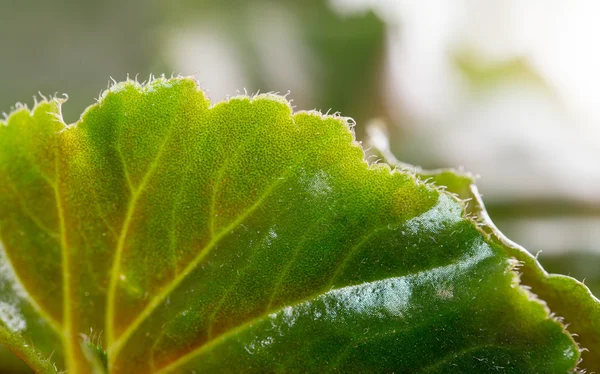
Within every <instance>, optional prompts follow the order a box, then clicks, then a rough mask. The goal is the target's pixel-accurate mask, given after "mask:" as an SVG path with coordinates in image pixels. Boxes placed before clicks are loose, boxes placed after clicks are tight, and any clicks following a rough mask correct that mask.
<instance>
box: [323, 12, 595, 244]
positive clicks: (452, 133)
mask: <svg viewBox="0 0 600 374" xmlns="http://www.w3.org/2000/svg"><path fill="white" fill-rule="evenodd" d="M330 3H331V5H332V6H333V7H334V8H335V9H337V10H338V12H339V13H340V14H346V15H347V14H352V13H355V12H364V11H366V10H373V11H374V12H376V13H377V14H378V15H379V16H380V17H381V18H382V19H383V20H384V21H385V22H386V24H387V51H386V53H387V55H386V60H387V65H386V66H387V72H386V75H387V79H386V80H385V82H386V87H385V89H386V94H385V97H386V98H387V108H388V111H389V112H390V113H389V114H390V115H391V119H392V122H393V123H394V124H396V125H399V126H401V127H402V131H403V134H404V135H403V136H404V139H412V140H418V141H412V140H410V141H406V140H404V141H403V142H402V143H401V144H400V146H401V150H402V151H403V152H404V155H406V154H414V155H415V157H414V159H415V160H416V161H417V162H418V161H419V160H429V162H430V163H431V164H436V165H438V166H449V167H452V166H459V165H460V166H464V168H465V169H466V170H469V171H472V172H474V173H477V174H480V175H482V178H481V179H480V180H479V181H478V184H479V185H480V191H482V192H483V193H484V195H485V200H486V201H487V202H488V203H489V202H491V203H502V202H514V201H518V200H521V201H531V200H539V199H545V200H546V201H552V200H558V201H561V200H562V201H580V202H581V203H582V204H596V205H598V204H600V168H599V167H598V161H599V160H600V92H599V91H600V48H598V46H597V37H598V35H600V22H598V17H599V16H600V2H597V1H593V0H589V1H588V0H579V1H567V0H488V1H479V0H462V1H451V2H449V1H445V0H423V1H412V0H381V1H375V0H330ZM465 56H467V57H468V59H469V60H468V61H467V62H468V63H469V64H471V65H470V66H468V68H470V69H475V70H478V71H479V72H480V73H479V74H480V75H479V76H477V75H475V76H470V75H469V71H465V67H464V66H461V65H460V63H459V61H458V59H459V58H461V57H463V58H464V57H465ZM502 69H505V71H506V72H505V73H504V75H503V76H501V77H500V78H498V79H490V80H489V81H485V79H482V76H483V75H485V71H489V72H491V73H489V74H490V76H491V75H492V74H497V73H494V71H502ZM511 69H512V70H511ZM481 72H483V73H481ZM484 78H485V77H484ZM392 145H393V144H392ZM411 151H412V152H411ZM524 222H525V221H524ZM573 222H575V223H574V224H572V223H573ZM581 222H586V223H585V224H584V225H581V226H578V224H579V223H581ZM599 222H600V221H598V220H591V219H590V220H587V221H586V219H585V218H583V219H580V220H575V221H573V220H569V219H566V220H565V219H561V218H558V219H556V220H554V219H552V218H547V219H543V220H540V221H536V220H535V219H534V220H529V221H527V222H525V223H526V224H525V223H524V226H523V227H524V229H523V228H522V229H520V230H516V229H515V230H514V231H513V234H515V236H516V238H518V239H519V240H522V242H523V243H524V244H526V245H529V246H530V248H549V249H554V250H556V249H557V248H559V247H560V248H562V249H565V248H571V249H579V250H590V251H598V250H599V248H598V247H597V243H598V242H600V226H599ZM520 224H521V222H519V225H520ZM515 226H517V225H512V226H510V227H508V226H507V227H508V229H509V230H512V229H511V227H515ZM560 238H562V239H561V240H559V239H560ZM550 242H552V243H554V244H552V243H550Z"/></svg>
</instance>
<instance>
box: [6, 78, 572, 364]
mask: <svg viewBox="0 0 600 374" xmlns="http://www.w3.org/2000/svg"><path fill="white" fill-rule="evenodd" d="M61 105H62V102H61V101H60V100H56V99H53V100H49V101H48V100H45V101H43V102H41V103H39V104H38V105H37V106H36V107H35V108H34V109H33V110H32V111H29V110H27V109H20V110H18V111H16V112H14V113H12V114H11V115H10V117H9V119H8V121H7V122H6V123H5V124H4V125H3V126H1V127H0V235H1V236H0V240H1V243H2V247H3V257H2V258H0V261H2V263H1V265H2V266H3V267H5V268H7V269H10V272H7V274H8V275H7V276H6V280H5V281H4V283H0V285H3V286H2V287H1V288H0V303H5V304H6V305H8V306H10V307H13V309H12V310H13V311H15V310H16V311H18V313H17V314H16V315H17V321H19V322H23V323H24V324H25V327H23V328H19V329H14V328H13V329H11V328H10V326H9V325H10V322H11V321H13V322H14V319H10V318H6V316H5V315H3V314H2V312H1V310H2V309H1V308H0V320H2V321H3V322H2V325H1V326H6V327H7V328H8V330H6V331H10V333H9V334H8V335H7V336H11V337H18V338H19V339H20V340H19V341H30V342H32V343H33V346H34V347H35V349H36V354H38V355H41V357H51V359H52V360H54V362H55V363H56V366H57V367H58V369H59V370H61V369H63V370H68V372H69V373H87V372H93V371H96V372H97V371H98V370H100V371H102V370H107V371H108V372H111V373H150V372H161V373H188V372H194V371H195V372H327V371H338V372H352V371H360V372H430V373H452V372H456V373H481V372H491V371H496V372H505V373H524V372H536V373H567V372H570V371H572V370H573V369H574V368H575V366H576V365H577V361H578V359H579V347H578V346H577V345H576V344H575V342H574V340H573V339H572V338H571V336H570V335H569V333H568V332H567V331H566V330H565V327H564V325H563V324H562V323H561V322H559V321H558V320H556V319H554V318H553V317H551V316H550V311H549V310H548V309H547V307H546V306H545V305H544V304H543V303H542V302H540V301H538V300H537V299H535V298H534V297H533V296H532V295H531V294H530V293H528V292H527V291H526V290H525V289H523V288H521V287H520V286H519V284H518V279H517V274H516V272H515V271H514V261H513V260H512V259H511V257H509V254H507V252H506V251H505V250H504V249H503V248H502V247H501V246H500V245H499V244H497V243H495V242H494V241H491V240H489V239H488V237H487V235H486V234H485V233H484V232H483V231H481V230H480V229H479V228H478V227H477V225H476V224H475V223H474V222H472V221H471V220H470V219H469V218H467V217H466V214H465V211H464V206H463V203H462V202H461V201H459V200H457V199H455V198H454V197H453V196H451V195H449V194H447V193H445V192H441V191H440V190H438V189H437V188H436V187H435V186H434V185H432V184H427V183H423V182H420V181H419V180H418V179H417V178H415V176H414V175H412V174H409V173H405V172H402V171H398V170H393V169H391V168H390V167H389V166H387V165H385V164H381V165H378V164H373V165H370V164H368V163H367V162H366V161H365V157H364V153H363V150H362V148H361V146H360V145H359V144H358V143H357V142H356V141H355V139H354V135H353V132H352V129H351V127H350V126H349V121H348V120H347V119H346V118H344V117H339V116H323V115H321V114H320V113H317V112H296V113H294V112H293V111H292V109H291V106H290V104H289V103H288V102H287V101H286V99H285V98H283V97H281V96H277V95H270V94H267V95H259V96H255V97H246V96H242V97H235V98H232V99H230V100H228V101H226V102H221V103H217V104H214V105H213V104H211V103H210V101H209V100H208V99H207V97H206V96H205V94H204V93H203V92H202V91H201V90H200V89H199V88H198V87H197V85H196V83H195V82H194V81H193V80H191V79H188V78H173V79H157V80H153V81H151V82H149V83H147V84H144V85H140V84H138V83H136V82H133V81H127V82H123V83H119V84H116V85H114V86H113V87H111V88H110V89H109V90H107V91H106V92H105V93H103V95H102V97H101V98H100V100H99V101H98V103H97V104H95V105H93V106H91V107H89V108H88V109H87V110H86V112H85V113H84V114H83V115H82V117H81V120H80V121H78V122H77V123H76V124H74V125H66V124H64V123H63V121H62V117H61V115H60V108H61ZM0 305H3V304H0ZM13 317H14V316H13ZM12 326H13V327H14V323H13V325H12ZM19 326H22V324H21V325H19ZM82 335H85V336H86V338H85V339H82ZM2 336H3V335H0V337H2ZM13 340H14V339H13ZM13 340H8V339H4V340H0V342H1V343H3V344H5V345H7V346H8V347H10V348H11V349H12V350H13V351H14V352H16V353H17V354H19V352H20V351H19V349H20V348H19V347H20V346H19V344H18V343H14V342H13ZM14 341H17V340H14ZM90 341H93V345H90V344H88V343H89V342H90ZM38 342H39V343H38ZM86 342H88V343H86ZM90 347H93V349H91V348H90ZM104 359H106V362H107V363H106V367H105V368H103V366H104V363H103V362H104ZM30 365H31V366H32V367H34V369H35V370H37V371H39V372H45V369H44V368H42V367H41V366H39V367H37V366H35V363H34V364H30Z"/></svg>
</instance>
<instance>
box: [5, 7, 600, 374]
mask: <svg viewBox="0 0 600 374" xmlns="http://www.w3.org/2000/svg"><path fill="white" fill-rule="evenodd" d="M597 14H600V5H599V4H596V3H595V2H593V1H586V0H574V1H567V0H528V1H518V0H489V1H485V2H481V1H475V0H455V1H446V0H423V1H411V0H378V1H375V0H328V1H327V0H303V1H292V0H286V1H282V0H279V1H275V0H272V1H270V0H253V1H243V0H239V1H238V0H219V1H206V0H170V1H158V0H104V1H82V0H51V1H44V2H40V1H34V0H3V1H1V2H0V40H1V43H0V45H2V47H3V51H4V56H3V57H2V59H1V60H0V82H1V86H0V107H1V108H3V109H2V110H3V111H5V112H9V111H10V110H11V107H12V106H13V105H14V103H15V102H16V101H20V102H23V103H27V104H29V105H31V104H32V103H33V97H32V96H33V95H34V94H36V93H37V92H38V91H39V92H41V93H42V94H44V95H49V94H54V93H56V92H58V93H63V92H64V93H68V94H69V96H70V99H69V102H68V103H67V104H66V105H65V107H64V117H65V120H66V121H67V122H74V121H76V120H77V119H78V117H79V115H80V113H81V111H82V110H83V109H84V108H85V107H86V106H87V105H89V104H91V103H93V99H94V98H97V97H98V96H99V93H100V92H99V89H100V88H105V87H107V85H108V82H109V77H113V78H114V79H116V80H123V79H125V78H126V77H127V76H130V77H132V78H133V77H135V76H138V78H137V79H138V80H139V81H143V80H146V79H148V77H149V75H150V74H155V75H160V74H163V73H164V74H166V75H171V74H172V73H175V74H181V75H192V76H194V77H195V78H196V79H197V81H198V82H199V84H200V85H201V87H202V88H204V89H205V90H206V91H207V92H208V94H209V96H210V97H211V98H212V100H213V101H218V100H222V99H224V98H226V97H227V96H228V95H235V94H236V93H239V92H241V93H243V92H244V91H247V92H248V93H256V92H258V91H260V92H268V91H276V92H280V93H282V94H286V93H287V92H288V91H289V93H290V94H289V96H288V98H291V99H293V105H294V106H295V107H297V108H299V109H312V108H315V109H318V110H321V111H323V112H327V111H329V110H332V111H336V112H341V113H342V114H343V115H345V116H350V117H353V118H354V119H355V120H356V122H357V125H356V128H355V131H356V134H357V138H358V139H359V140H361V141H363V142H364V143H365V145H367V146H368V143H369V139H368V137H367V129H368V128H377V129H378V130H380V131H379V133H385V134H387V136H388V138H389V141H390V147H391V150H392V151H393V152H394V154H395V155H396V156H397V157H398V158H399V159H401V160H403V161H405V162H408V163H410V164H414V165H421V166H423V167H426V168H438V167H460V168H462V169H464V170H467V171H470V172H473V173H475V174H476V175H481V177H480V178H479V180H478V185H479V189H480V191H481V192H482V194H483V195H484V200H485V202H486V204H487V207H488V210H489V213H490V215H491V217H492V219H494V221H495V222H496V223H497V225H498V226H499V228H500V229H502V230H503V231H504V232H505V233H506V234H507V236H508V237H510V238H511V239H513V240H515V241H516V242H518V243H520V244H522V245H524V246H525V247H526V248H528V249H529V250H530V251H531V252H532V253H534V254H535V253H539V252H540V251H541V253H539V260H540V262H541V263H542V265H544V266H545V267H546V269H547V270H549V271H551V272H558V273H564V274H570V275H572V276H574V277H575V278H578V279H580V280H581V279H586V284H587V285H588V286H589V287H590V289H592V291H594V292H595V293H596V295H598V294H600V245H599V243H600V167H599V166H598V161H600V95H599V94H598V89H599V87H600V69H598V66H600V52H599V51H598V50H597V48H596V40H595V38H596V36H597V35H600V23H598V22H597V21H596V15H597ZM0 350H1V347H0ZM0 359H1V360H2V362H3V367H9V366H7V365H9V364H7V363H6V362H9V361H10V362H13V363H14V366H11V367H9V369H7V370H9V372H11V371H12V372H17V371H19V370H22V366H21V365H20V364H19V361H18V360H17V359H15V358H9V356H8V355H6V354H2V353H1V352H0Z"/></svg>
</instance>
